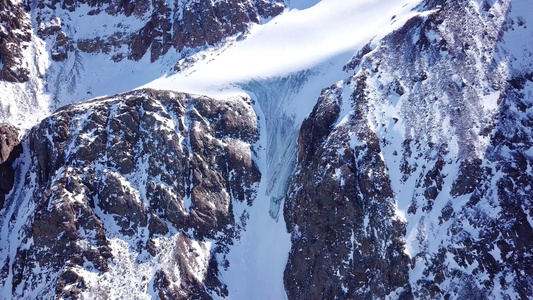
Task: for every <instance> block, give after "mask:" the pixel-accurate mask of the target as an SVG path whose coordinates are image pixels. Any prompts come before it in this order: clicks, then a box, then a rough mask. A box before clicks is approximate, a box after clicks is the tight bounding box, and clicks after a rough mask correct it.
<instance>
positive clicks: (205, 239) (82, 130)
mask: <svg viewBox="0 0 533 300" xmlns="http://www.w3.org/2000/svg"><path fill="white" fill-rule="evenodd" d="M248 101H249V100H247V99H242V98H234V99H228V100H215V99H211V98H207V97H200V96H191V95H187V94H180V93H174V92H166V91H158V90H140V91H135V92H130V93H127V94H123V95H117V96H113V97H110V98H103V99H98V100H94V101H91V102H86V103H82V104H78V105H71V106H67V107H63V108H61V109H60V110H59V111H58V112H56V113H55V114H54V115H52V116H51V117H49V118H47V119H45V120H44V121H43V122H42V123H41V124H40V125H39V126H37V127H35V128H34V129H33V130H32V131H31V133H30V136H29V139H28V145H29V152H28V153H27V154H25V155H26V157H25V158H24V161H25V163H24V164H25V165H26V166H27V171H26V172H24V173H22V174H20V176H21V177H20V178H21V182H20V184H19V186H18V190H16V191H15V192H14V193H13V194H11V195H12V197H13V198H12V200H13V201H11V202H10V203H11V204H10V205H12V207H7V210H6V211H5V213H13V215H11V216H9V215H6V216H4V218H3V220H4V224H3V225H2V228H4V229H5V230H11V229H9V228H22V230H21V231H20V232H19V233H17V232H12V235H13V237H14V238H13V239H11V240H10V242H9V243H8V245H2V248H3V249H2V250H5V249H16V253H15V254H13V255H11V254H8V252H9V251H2V257H1V259H2V263H1V264H2V266H3V269H2V270H3V271H2V273H1V274H0V275H1V276H0V281H1V282H2V286H4V290H3V294H4V295H8V294H11V295H12V296H13V297H14V298H25V297H33V296H35V295H37V297H38V298H48V297H63V298H80V297H89V298H113V297H116V296H117V295H121V296H125V297H128V296H127V295H130V296H131V297H133V296H135V297H143V295H146V297H148V295H150V294H151V295H154V294H155V295H158V296H159V297H160V298H161V299H206V298H210V297H211V295H219V296H226V295H228V291H227V289H226V287H225V285H224V284H223V283H222V282H221V281H220V280H219V278H218V275H219V268H223V267H224V268H225V267H227V265H225V263H224V261H225V259H224V255H225V254H226V253H227V249H228V246H229V245H231V244H232V241H233V239H234V238H236V237H238V236H239V232H240V231H241V230H242V228H243V226H244V224H245V223H246V219H247V212H246V207H248V205H250V204H251V203H252V201H253V200H254V198H255V193H256V192H255V189H256V185H257V183H258V181H259V180H260V177H261V175H260V173H259V171H258V169H257V167H256V164H255V162H254V157H253V149H252V145H253V144H254V143H255V141H256V140H257V138H258V136H257V135H258V131H257V119H256V116H255V114H254V112H253V110H252V108H251V105H250V103H249V102H248ZM23 169H24V168H23ZM21 203H22V205H24V207H26V208H24V209H19V210H18V211H16V210H15V209H13V208H14V207H13V206H17V205H21ZM22 215H23V216H24V217H25V218H27V220H25V218H20V217H22ZM16 237H18V238H19V240H17V238H16ZM220 263H222V265H220ZM119 274H122V275H119ZM126 274H130V275H129V276H126ZM117 276H119V277H120V278H129V279H127V280H126V281H127V282H120V280H118V282H117V279H118V278H119V277H117ZM37 283H39V284H37ZM29 295H33V296H29ZM139 295H140V296H139Z"/></svg>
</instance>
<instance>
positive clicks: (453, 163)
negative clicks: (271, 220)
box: [285, 1, 533, 299]
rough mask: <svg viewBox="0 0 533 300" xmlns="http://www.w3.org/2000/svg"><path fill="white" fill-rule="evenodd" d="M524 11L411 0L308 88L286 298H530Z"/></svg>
mask: <svg viewBox="0 0 533 300" xmlns="http://www.w3.org/2000/svg"><path fill="white" fill-rule="evenodd" d="M531 7H532V6H531V4H530V3H529V2H528V1H492V2H491V3H489V2H487V1H483V2H481V3H480V2H477V1H448V2H446V3H441V2H440V1H424V2H423V3H422V5H421V6H420V7H419V8H418V9H422V10H429V13H427V14H426V15H423V16H417V17H414V18H412V19H410V20H409V21H408V22H407V23H406V24H405V25H404V26H403V27H402V28H400V29H399V30H397V31H395V32H393V33H391V34H390V35H387V36H386V37H385V38H384V39H382V40H381V41H380V42H378V43H376V44H375V45H370V46H369V47H367V48H364V49H363V50H362V52H361V55H357V56H356V57H354V59H353V60H352V61H351V62H350V63H349V64H347V66H346V69H347V70H352V71H353V74H354V75H353V76H352V77H349V78H348V79H346V80H343V81H340V82H338V83H336V84H335V85H333V86H331V87H330V88H328V89H326V90H324V91H323V92H322V95H321V97H320V98H319V101H318V103H317V104H316V106H315V108H314V110H313V112H312V114H311V115H310V116H309V118H308V119H307V120H306V121H305V122H304V123H303V125H302V129H301V131H300V136H299V142H298V147H299V152H298V169H297V171H296V173H295V176H294V178H293V179H292V181H291V184H290V190H289V192H288V194H287V200H286V205H285V208H286V209H285V216H286V218H285V220H286V221H287V223H288V226H289V229H290V230H291V233H292V241H293V244H292V249H291V254H290V259H289V264H288V267H287V269H286V270H285V284H286V288H287V291H288V294H289V298H294V299H306V298H315V297H326V298H332V297H340V298H375V297H377V298H382V297H393V298H397V297H400V298H410V297H414V298H424V299H426V298H433V299H442V298H444V299H450V298H451V299H465V298H468V299H487V298H489V299H505V298H507V297H508V298H509V299H526V298H530V297H532V296H533V290H531V286H532V285H531V283H532V281H533V273H532V272H531V269H530V268H529V267H528V265H530V263H531V261H530V260H531V259H530V257H531V255H532V253H531V249H533V248H532V245H531V242H530V241H531V236H532V234H533V230H532V225H533V223H531V218H532V215H533V207H532V206H531V204H532V203H531V200H532V198H533V197H532V194H531V188H532V185H533V177H532V170H531V166H532V163H533V156H531V149H532V148H531V147H532V146H533V144H532V139H531V137H532V135H531V128H530V124H531V120H532V117H533V115H532V114H531V113H532V111H531V108H532V107H533V102H532V101H533V97H532V96H533V94H532V90H531V87H532V84H533V77H531V73H530V72H531V71H530V70H531V63H532V61H531V59H530V57H531V56H532V50H531V49H532V47H531V46H532V45H533V31H532V30H531V29H529V28H528V23H529V22H530V21H531V19H530V17H529V16H525V15H524V12H525V11H528V8H529V9H531Z"/></svg>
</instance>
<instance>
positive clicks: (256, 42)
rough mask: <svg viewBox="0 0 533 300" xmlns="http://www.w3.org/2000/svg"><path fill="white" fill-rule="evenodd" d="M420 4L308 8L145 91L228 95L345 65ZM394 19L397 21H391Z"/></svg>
mask: <svg viewBox="0 0 533 300" xmlns="http://www.w3.org/2000/svg"><path fill="white" fill-rule="evenodd" d="M301 3H302V2H298V3H296V4H295V5H296V7H302V6H301V5H300V4H301ZM416 4H417V2H405V1H398V0H396V1H387V2H384V1H376V0H363V1H353V2H346V1H343V0H323V1H320V2H319V3H317V4H316V5H314V6H311V7H309V8H307V9H302V10H300V9H292V10H288V11H286V12H285V13H283V14H281V15H280V16H278V17H276V18H273V19H272V20H271V21H270V22H268V23H266V24H264V25H257V26H254V27H252V28H251V33H250V34H249V36H248V37H247V38H246V39H244V40H242V41H239V42H235V43H234V44H233V45H232V46H230V47H228V48H227V49H225V50H224V51H222V52H221V53H217V54H216V55H213V54H212V53H211V55H210V54H209V50H208V51H207V53H202V55H204V56H206V57H210V58H211V59H206V60H203V61H199V62H198V63H196V64H195V65H194V66H193V67H192V68H190V69H188V70H185V71H184V72H182V73H179V74H175V75H169V76H164V77H161V78H158V79H156V80H154V81H152V82H150V83H148V84H146V85H145V86H147V87H153V88H160V89H174V90H180V91H189V92H193V93H199V94H208V95H211V96H213V95H221V93H222V95H224V94H227V93H236V92H237V91H238V90H239V89H236V88H235V84H238V83H243V82H247V81H250V80H253V79H256V80H261V79H268V78H273V77H286V76H288V75H290V74H293V73H295V72H298V71H302V70H307V69H312V68H314V67H316V66H318V65H320V64H321V63H323V62H326V61H328V60H331V59H332V58H335V57H336V56H338V55H340V54H342V53H349V54H348V56H346V57H345V61H344V62H343V63H346V62H347V60H348V59H349V58H350V57H351V55H353V53H355V52H356V50H357V49H359V48H361V47H362V46H363V45H365V44H366V43H368V41H369V40H371V39H372V38H374V37H375V36H383V35H384V34H386V33H389V32H390V31H392V30H394V29H395V28H398V27H399V26H401V25H402V24H403V22H404V21H405V20H406V19H407V18H409V17H411V16H413V15H415V13H413V12H410V10H411V9H412V8H413V7H415V5H416ZM393 15H396V18H395V19H394V21H391V17H392V16H393ZM311 33H312V34H311ZM214 51H219V50H214ZM199 56H200V55H199ZM337 70H338V69H337ZM340 79H343V77H340V78H338V80H340ZM323 83H324V85H322V86H321V87H326V86H329V85H330V84H332V83H333V82H331V81H326V80H324V81H323Z"/></svg>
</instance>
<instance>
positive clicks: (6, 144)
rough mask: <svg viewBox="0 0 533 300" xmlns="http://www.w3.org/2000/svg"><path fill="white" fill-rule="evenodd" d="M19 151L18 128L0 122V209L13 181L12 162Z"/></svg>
mask: <svg viewBox="0 0 533 300" xmlns="http://www.w3.org/2000/svg"><path fill="white" fill-rule="evenodd" d="M21 153H22V145H21V144H20V139H19V133H18V130H17V129H16V128H15V127H13V126H10V125H8V124H0V210H1V209H2V208H3V207H4V201H5V197H6V196H5V195H7V194H8V193H9V192H10V191H11V189H12V188H13V184H14V183H15V170H14V169H13V163H14V162H15V159H16V158H17V157H19V155H20V154H21Z"/></svg>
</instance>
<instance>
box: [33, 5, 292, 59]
mask: <svg viewBox="0 0 533 300" xmlns="http://www.w3.org/2000/svg"><path fill="white" fill-rule="evenodd" d="M284 7H285V4H284V2H283V1H281V0H273V1H267V0H238V1H228V0H224V1H213V0H201V1H190V0H175V1H170V2H169V1H122V2H112V1H59V0H54V1H52V2H50V3H46V2H39V4H38V5H37V7H35V8H33V10H34V15H35V16H36V17H35V18H36V19H35V20H36V24H37V26H38V28H39V31H38V33H39V35H40V36H41V37H42V38H44V39H45V40H47V41H49V42H50V43H52V45H53V46H52V49H51V53H52V59H53V60H55V61H63V60H65V59H67V58H68V56H69V55H70V54H72V53H74V52H76V51H81V52H86V53H106V54H109V55H110V56H111V57H112V59H113V60H114V61H120V60H122V59H124V58H128V59H131V60H140V59H141V58H142V57H143V56H144V55H145V54H146V53H147V52H149V55H150V60H151V61H152V62H154V61H156V60H157V59H158V58H159V57H161V56H162V55H164V54H166V53H167V52H168V51H169V50H170V49H175V51H177V52H183V53H184V56H187V54H186V53H188V52H190V50H193V49H198V48H201V47H206V46H214V45H216V44H218V43H219V42H221V41H223V40H224V39H225V38H227V37H229V36H233V35H236V34H243V33H246V31H247V30H248V28H249V27H250V25H251V24H253V23H259V22H260V20H261V19H263V18H269V17H273V16H275V15H278V14H280V13H281V12H282V11H283V9H284ZM73 12H75V14H76V17H75V18H72V15H73V14H72V13H73ZM102 18H106V20H111V22H109V21H108V22H107V24H105V26H104V27H103V28H99V27H95V26H92V25H91V23H92V22H94V21H93V20H101V19H102ZM81 22H83V24H81ZM95 25H96V26H101V23H100V22H98V21H97V22H96V23H95ZM81 27H84V28H81ZM93 31H94V32H93Z"/></svg>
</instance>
